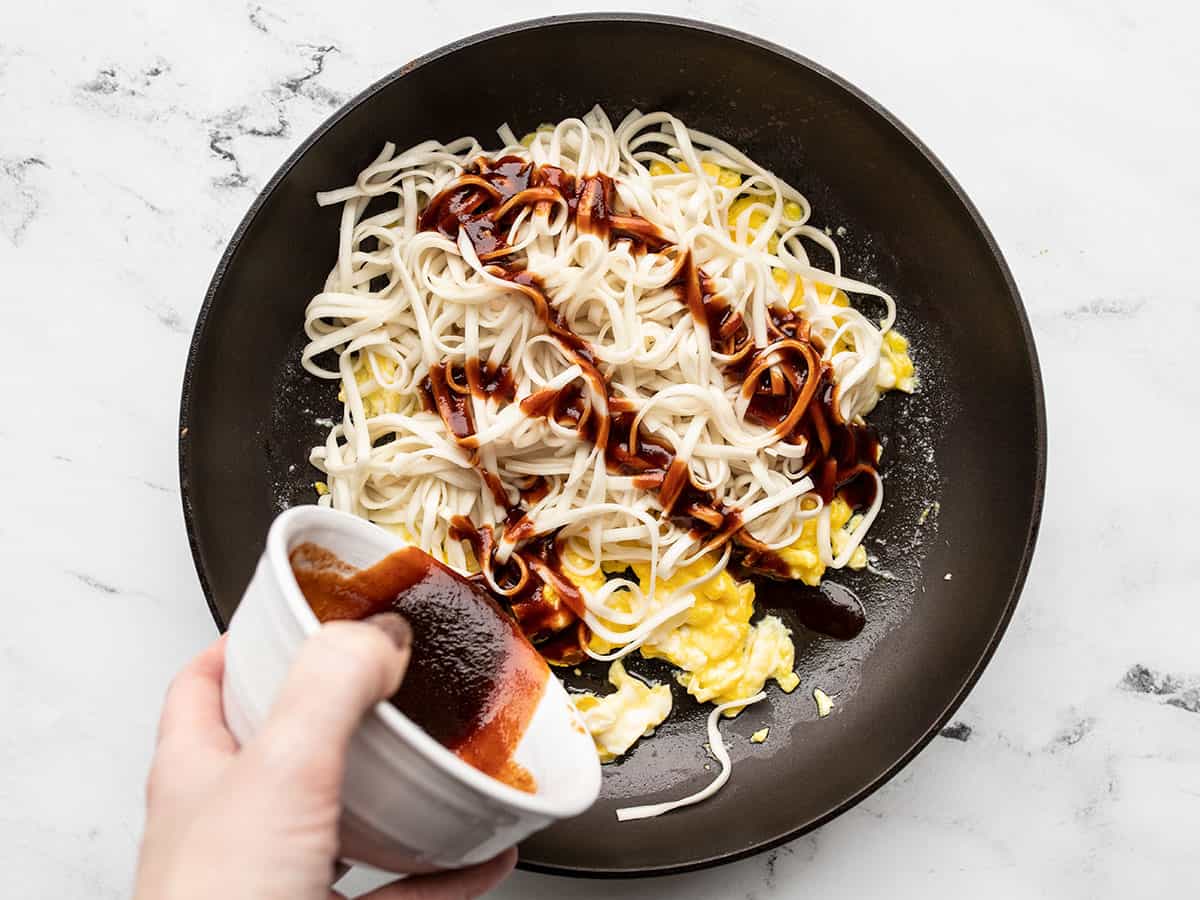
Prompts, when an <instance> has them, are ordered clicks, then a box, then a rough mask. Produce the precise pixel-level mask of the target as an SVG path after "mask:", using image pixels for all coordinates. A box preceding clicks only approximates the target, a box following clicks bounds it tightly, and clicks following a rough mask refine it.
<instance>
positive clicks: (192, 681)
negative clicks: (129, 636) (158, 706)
mask: <svg viewBox="0 0 1200 900" xmlns="http://www.w3.org/2000/svg"><path fill="white" fill-rule="evenodd" d="M224 675H225V636H224V635H222V636H221V637H219V638H217V640H216V641H214V642H213V643H212V644H210V645H209V646H208V647H207V648H206V649H205V650H204V651H203V652H202V653H201V654H200V655H199V656H197V657H196V658H195V659H193V660H192V661H191V662H190V663H188V664H187V665H186V666H184V668H183V669H182V670H181V671H180V672H179V674H178V675H176V676H175V678H174V680H173V681H172V682H171V686H170V687H169V688H167V697H166V700H164V701H163V710H162V716H161V717H160V718H159V722H158V738H157V743H158V745H159V746H160V747H161V746H162V744H163V743H165V742H167V741H170V742H171V744H172V745H178V746H179V747H180V748H181V749H182V748H189V747H190V748H195V749H197V750H217V751H220V752H222V753H228V754H232V753H233V752H234V750H236V749H237V742H236V741H235V740H234V738H233V735H232V734H230V733H229V728H228V726H226V724H225V714H224V712H223V711H222V708H221V679H222V678H223V677H224Z"/></svg>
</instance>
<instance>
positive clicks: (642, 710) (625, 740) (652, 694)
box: [572, 660, 671, 762]
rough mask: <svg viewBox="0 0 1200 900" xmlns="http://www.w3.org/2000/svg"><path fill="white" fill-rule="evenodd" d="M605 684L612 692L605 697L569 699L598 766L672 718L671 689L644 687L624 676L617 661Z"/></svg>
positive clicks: (611, 668) (642, 684) (629, 676)
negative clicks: (589, 739)
mask: <svg viewBox="0 0 1200 900" xmlns="http://www.w3.org/2000/svg"><path fill="white" fill-rule="evenodd" d="M608 680H609V682H610V683H611V684H612V686H613V687H615V688H616V691H615V692H613V693H611V694H608V695H606V696H604V697H597V696H596V695H595V694H577V695H576V696H574V697H573V698H572V699H573V700H574V701H575V708H576V709H578V710H579V712H580V713H582V714H583V721H584V724H585V725H586V726H587V729H588V731H589V732H591V735H592V740H594V741H595V742H596V751H597V752H598V753H599V754H600V761H601V762H612V761H613V760H614V759H616V758H617V757H618V756H620V755H621V754H623V753H625V752H626V751H627V750H628V749H629V748H630V747H632V746H633V745H634V743H635V742H636V741H637V739H638V738H641V737H647V736H649V735H651V734H653V733H654V729H655V728H656V727H657V726H658V725H659V724H660V723H661V722H662V721H663V719H665V718H666V717H667V716H668V715H670V714H671V689H670V688H669V687H667V686H666V685H665V684H656V685H653V686H651V685H648V684H644V683H643V682H641V681H639V680H638V679H636V678H634V677H633V676H632V675H630V674H629V673H628V672H626V671H625V667H624V666H623V665H621V661H620V660H617V661H616V662H614V663H613V664H612V666H610V667H609V670H608Z"/></svg>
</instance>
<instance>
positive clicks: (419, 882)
mask: <svg viewBox="0 0 1200 900" xmlns="http://www.w3.org/2000/svg"><path fill="white" fill-rule="evenodd" d="M516 864H517V851H516V850H515V849H509V850H505V851H504V852H503V853H501V854H500V855H499V856H497V857H494V858H493V859H489V860H488V861H487V862H485V863H480V864H479V865H477V866H472V867H471V868H469V869H458V870H456V871H454V872H439V873H438V874H436V875H414V876H413V877H411V878H404V879H401V880H400V881H393V882H392V883H391V884H385V885H384V886H383V887H381V888H376V889H375V890H373V891H371V892H370V893H369V894H363V895H362V896H361V897H360V898H359V900H472V898H474V897H482V896H483V895H484V894H486V893H487V892H488V891H490V890H491V889H492V888H494V887H495V886H496V885H498V884H499V883H500V882H501V881H503V880H504V879H505V878H507V877H508V874H509V873H510V872H511V871H512V870H513V866H515V865H516Z"/></svg>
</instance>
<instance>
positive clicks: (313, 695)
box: [254, 613, 412, 768]
mask: <svg viewBox="0 0 1200 900" xmlns="http://www.w3.org/2000/svg"><path fill="white" fill-rule="evenodd" d="M411 648H412V629H411V628H409V625H408V623H407V622H406V621H405V620H404V619H403V618H402V617H401V616H400V615H398V614H396V613H382V614H380V615H377V616H372V617H371V618H369V619H366V620H365V621H363V622H346V621H339V622H329V623H327V624H325V625H323V626H322V627H321V629H320V630H319V631H318V632H317V633H316V634H314V635H313V636H312V637H310V638H309V639H308V640H307V641H305V643H304V645H303V646H302V647H301V648H300V652H299V654H297V656H296V660H295V662H293V663H292V668H291V671H290V672H289V673H288V677H287V680H286V681H285V682H284V685H283V689H282V690H281V691H280V693H279V697H278V698H277V700H276V701H275V705H274V706H273V707H272V709H271V713H270V716H269V717H268V718H267V722H266V725H265V726H264V727H263V729H262V731H261V732H259V734H258V736H257V737H256V738H255V741H254V742H255V743H258V744H260V746H261V747H263V748H265V749H266V750H267V753H268V755H269V756H272V757H274V758H275V759H276V760H281V759H286V760H287V761H288V762H290V763H291V764H293V765H295V766H298V767H301V768H303V767H306V766H308V765H317V766H322V765H324V764H335V765H336V766H340V763H341V761H342V760H343V759H344V758H345V754H346V748H347V746H348V744H349V743H350V737H351V735H353V734H354V731H355V729H356V728H357V727H358V724H359V722H360V721H361V720H362V717H363V715H364V714H365V713H366V712H367V711H368V710H369V709H371V707H373V706H374V705H375V704H376V703H378V702H379V701H381V700H383V699H385V698H387V697H390V696H391V695H392V694H394V693H395V692H396V689H397V688H398V687H399V686H400V682H401V680H402V679H403V678H404V672H405V670H406V669H407V668H408V660H409V656H410V654H411Z"/></svg>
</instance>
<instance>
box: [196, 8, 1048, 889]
mask: <svg viewBox="0 0 1200 900" xmlns="http://www.w3.org/2000/svg"><path fill="white" fill-rule="evenodd" d="M614 22H628V23H635V24H647V25H656V26H664V27H667V28H674V29H680V30H686V31H698V32H701V33H704V34H709V35H715V36H718V37H721V38H726V39H729V40H732V41H737V42H740V43H742V44H746V45H748V46H749V47H750V48H752V49H754V50H757V51H764V52H766V53H770V54H773V55H774V56H777V57H779V58H780V59H782V60H784V61H786V62H789V63H791V64H793V65H797V66H801V67H803V68H805V69H808V70H809V71H810V72H812V73H814V74H816V75H818V76H819V77H821V78H824V79H825V80H827V81H829V82H831V83H832V84H833V85H835V86H836V87H838V88H840V89H841V90H842V91H844V92H846V93H847V94H849V95H850V96H851V97H852V98H854V99H855V100H857V101H858V102H860V103H862V104H864V105H865V106H866V107H867V108H868V109H869V110H870V111H872V112H873V113H875V115H877V116H879V117H880V118H881V119H882V120H883V121H884V122H885V123H886V124H887V125H889V126H890V127H891V128H893V129H895V130H896V132H898V133H899V135H900V136H901V137H902V138H903V139H904V140H905V141H907V142H908V143H909V145H911V147H912V148H913V149H914V150H916V151H917V153H918V154H920V156H921V157H923V158H924V160H925V161H926V162H927V163H928V164H929V165H930V166H931V167H932V168H933V170H934V171H935V172H936V173H937V174H938V176H939V177H940V178H941V180H942V181H943V182H944V183H945V185H946V186H947V187H948V188H949V189H950V192H951V193H952V194H953V195H954V197H955V198H956V199H957V201H958V202H959V203H960V204H961V205H962V207H963V210H964V211H965V212H966V213H967V216H968V217H969V218H970V220H971V222H972V224H973V226H974V228H975V229H976V231H977V233H978V234H979V236H980V237H982V239H983V241H984V243H985V245H986V246H987V248H988V250H989V251H990V253H991V256H992V259H993V261H994V262H995V264H996V266H997V267H998V269H999V271H1000V273H1001V276H1002V278H1003V280H1004V284H1005V288H1006V290H1007V293H1008V296H1009V299H1010V301H1011V303H1012V307H1013V310H1014V312H1015V313H1016V315H1017V320H1018V324H1019V327H1020V330H1021V335H1022V338H1023V342H1024V351H1025V355H1026V357H1027V359H1028V363H1029V368H1030V376H1031V381H1032V387H1033V414H1034V432H1035V434H1034V435H1033V436H1032V437H1033V450H1034V453H1035V459H1034V477H1033V479H1032V482H1031V484H1030V489H1031V491H1032V495H1033V496H1032V498H1031V500H1032V505H1031V508H1030V515H1029V524H1028V528H1027V530H1026V534H1025V542H1024V548H1023V550H1022V553H1021V558H1020V560H1019V561H1018V564H1017V568H1016V572H1015V577H1014V579H1013V582H1012V586H1011V589H1010V590H1009V594H1008V598H1007V601H1006V602H1005V605H1004V610H1003V612H1002V614H1001V616H1000V617H999V619H998V620H997V622H996V626H995V628H994V630H993V632H992V634H991V636H990V637H989V639H988V641H987V644H986V645H985V647H984V649H983V652H982V653H981V654H980V656H979V658H978V660H977V661H976V662H975V664H974V665H973V666H972V667H971V670H970V672H969V673H968V675H967V677H966V678H965V679H964V681H963V683H962V685H961V686H960V687H959V689H958V690H957V691H956V692H955V694H954V696H953V697H951V698H950V700H949V701H948V702H947V704H946V706H945V708H944V709H943V711H942V712H941V714H940V715H938V716H937V717H936V718H935V719H934V721H933V722H932V724H931V725H930V726H929V727H928V728H927V729H926V731H925V732H924V733H923V734H922V735H920V736H919V737H918V738H917V739H916V740H914V741H913V743H912V744H911V745H910V746H909V748H908V749H907V750H906V751H905V752H904V753H902V754H901V755H900V756H899V757H898V758H897V759H896V761H895V762H894V763H893V764H892V765H891V766H889V767H888V768H887V769H885V770H884V771H882V772H881V773H879V774H878V775H877V776H876V777H875V778H874V779H873V780H872V781H870V782H869V783H867V784H865V785H864V786H863V787H861V788H860V789H858V790H857V791H855V792H854V793H853V794H852V795H851V796H849V797H847V798H846V800H844V801H843V802H842V803H840V804H838V805H837V806H835V807H833V808H832V809H829V810H827V811H826V812H825V813H823V814H821V815H820V816H817V817H815V818H813V819H811V820H809V821H807V822H804V823H802V824H800V825H797V826H795V827H794V828H789V829H786V830H784V831H781V832H779V833H778V834H775V835H773V836H772V837H770V838H766V839H764V840H761V841H758V842H756V843H754V844H751V845H749V846H745V847H741V848H738V849H736V850H731V851H729V852H726V853H717V854H712V855H709V856H705V857H701V858H697V859H693V860H691V861H689V862H686V863H674V864H666V865H662V866H642V867H638V868H630V869H613V868H588V867H584V866H562V865H555V864H550V863H542V862H530V861H528V860H523V859H522V860H520V861H518V863H517V867H518V868H520V869H524V870H526V871H531V872H539V873H544V874H549V875H569V876H577V877H591V878H630V877H645V876H659V875H678V874H682V873H685V872H693V871H697V870H699V869H706V868H710V867H712V866H717V865H722V864H725V863H730V862H736V861H738V860H742V859H746V858H748V857H751V856H754V855H756V854H758V853H762V852H764V851H767V850H770V849H772V848H774V847H778V846H780V845H781V844H785V843H787V842H788V841H792V840H795V839H796V838H799V837H801V836H802V835H805V834H807V833H809V832H811V831H813V830H815V829H817V828H819V827H821V826H822V825H824V824H826V823H827V822H830V821H832V820H833V819H835V818H837V817H838V816H840V815H842V814H843V813H845V812H847V811H848V810H850V809H852V808H853V807H855V806H857V805H858V804H859V803H861V802H862V801H863V800H865V799H866V798H868V797H869V796H871V795H872V794H873V793H875V791H877V790H879V788H881V787H882V786H883V785H884V784H886V783H887V782H889V781H891V780H892V779H893V778H894V777H896V775H897V774H899V772H900V771H901V770H902V769H904V768H905V767H906V766H907V765H908V764H909V763H910V762H912V760H913V759H914V758H915V757H916V756H917V754H918V753H920V752H921V750H923V749H924V748H925V746H926V745H927V744H929V742H930V741H932V740H933V738H934V737H935V736H936V735H937V734H938V732H939V731H941V729H942V728H943V726H945V724H946V723H947V722H948V721H949V720H950V718H951V717H952V716H953V715H954V713H955V712H956V711H957V710H958V708H959V707H960V706H961V705H962V703H963V701H964V700H965V699H966V697H967V695H968V694H969V693H970V692H971V690H972V689H973V688H974V686H975V684H976V683H977V682H978V681H979V678H980V676H981V675H982V673H983V671H984V669H986V668H987V665H988V663H989V662H990V661H991V658H992V656H993V655H994V654H995V651H996V648H997V646H998V645H999V643H1000V639H1001V638H1002V637H1003V636H1004V633H1005V632H1006V630H1007V629H1008V625H1009V622H1010V621H1011V620H1012V616H1013V613H1014V611H1015V610H1016V605H1017V601H1018V599H1019V598H1020V595H1021V590H1022V588H1023V587H1024V585H1025V580H1026V577H1027V575H1028V573H1029V567H1030V563H1031V562H1032V559H1033V553H1034V548H1035V545H1036V543H1037V536H1038V531H1039V528H1040V525H1041V519H1042V511H1043V507H1044V498H1045V487H1046V456H1047V436H1046V403H1045V392H1044V387H1043V381H1042V374H1041V365H1040V363H1039V360H1038V354H1037V348H1036V345H1035V344H1034V339H1033V332H1032V329H1031V327H1030V324H1029V317H1028V314H1027V313H1026V311H1025V306H1024V303H1023V302H1022V300H1021V294H1020V291H1019V290H1018V288H1017V284H1016V281H1015V279H1014V278H1013V275H1012V272H1011V270H1010V269H1009V267H1008V263H1007V262H1006V261H1005V259H1004V254H1003V253H1002V252H1001V251H1000V247H999V245H998V244H997V243H996V239H995V237H994V236H993V235H992V233H991V230H990V229H989V228H988V227H987V224H986V223H985V222H984V220H983V217H982V216H981V215H980V213H979V210H978V209H977V208H976V207H975V204H974V203H972V202H971V199H970V198H969V197H968V196H967V194H966V192H965V191H964V190H963V188H962V186H961V185H960V184H959V183H958V181H957V180H956V179H955V178H954V176H953V175H951V173H950V171H949V170H948V169H947V168H946V166H945V164H944V163H942V161H941V160H940V159H938V157H937V156H936V155H935V154H934V153H933V152H932V151H931V150H930V149H929V148H928V147H927V146H926V145H925V144H924V143H923V142H922V141H921V140H920V139H919V138H918V137H917V136H916V135H915V134H914V133H913V132H912V131H911V130H910V129H909V128H908V127H907V126H906V125H905V124H904V123H903V122H901V121H900V119H898V118H897V117H896V116H895V115H893V114H892V113H891V112H890V111H889V110H888V109H887V108H885V107H884V106H883V105H882V104H881V103H879V101H877V100H875V99H874V98H873V97H871V96H870V95H869V94H867V93H866V92H865V91H863V90H862V89H860V88H858V87H856V86H855V85H853V84H851V83H850V82H849V81H847V80H846V79H844V78H842V77H841V76H839V75H837V74H835V73H834V72H832V71H830V70H829V69H827V68H825V67H824V66H822V65H820V64H819V63H816V62H814V61H812V60H811V59H809V58H808V57H806V56H804V55H802V54H800V53H797V52H795V51H794V50H790V49H788V48H787V47H783V46H781V45H779V44H776V43H774V42H773V41H769V40H766V39H765V38H760V37H758V36H756V35H752V34H749V33H747V32H744V31H740V30H737V29H734V28H728V27H726V26H724V25H718V24H715V23H712V22H707V21H703V20H700V19H690V18H685V17H681V16H668V15H660V14H657V13H645V12H583V13H572V14H567V15H553V16H542V17H537V18H532V19H524V20H520V21H517V22H512V23H509V24H507V25H501V26H498V27H495V28H490V29H487V30H485V31H480V32H477V33H475V34H471V35H467V36H464V37H461V38H458V39H456V40H453V41H450V42H449V43H447V44H444V45H443V46H441V47H439V48H437V49H435V50H432V51H430V52H428V53H425V54H423V55H421V56H419V57H417V58H415V59H413V60H411V61H409V62H407V63H405V64H404V65H402V66H400V67H399V68H397V69H395V70H393V71H392V72H390V73H388V74H387V75H384V76H383V77H382V78H380V79H378V80H377V81H375V82H374V83H373V84H371V85H370V86H369V87H367V88H366V89H364V90H363V91H362V92H360V93H359V94H357V95H355V96H354V97H353V98H351V99H350V100H348V101H346V103H344V104H343V105H342V106H341V107H340V108H338V109H337V110H335V111H334V112H333V113H332V114H331V115H330V116H329V117H328V118H326V119H325V121H323V122H322V123H321V124H320V125H318V126H317V127H316V128H315V129H314V130H313V132H312V133H311V134H310V135H309V136H308V137H307V138H306V139H305V140H304V141H303V142H302V143H301V144H300V145H299V146H298V147H297V148H296V150H295V151H293V152H292V153H291V155H289V156H288V157H287V159H286V160H284V162H283V163H282V164H281V165H280V166H279V168H278V169H277V170H276V172H275V174H274V175H273V176H271V178H270V179H269V180H268V181H267V183H266V184H265V185H264V186H263V187H262V189H261V190H260V191H259V193H258V195H257V196H256V197H255V199H254V201H253V202H252V204H251V205H250V208H249V209H248V210H247V212H246V214H245V216H244V217H243V218H242V220H241V222H240V223H239V224H238V226H237V228H236V229H235V230H234V232H233V234H232V236H231V237H230V239H229V242H228V244H227V245H226V248H225V251H224V253H222V255H221V259H220V261H219V262H218V263H217V267H216V269H215V270H214V272H213V276H212V279H211V281H210V282H209V286H208V290H207V291H206V293H205V296H204V302H203V304H202V305H201V307H200V312H199V314H198V316H197V319H196V324H195V327H194V331H193V334H192V342H191V345H190V347H189V349H188V355H187V361H186V366H185V369H184V378H183V387H182V391H181V397H180V408H179V435H180V437H179V477H180V499H181V502H182V507H183V514H184V523H185V526H186V529H187V536H188V544H189V546H190V548H191V552H192V559H193V562H194V563H195V567H196V573H197V576H198V577H199V581H200V587H201V590H202V591H203V593H204V596H205V600H206V601H207V603H208V608H209V612H210V613H211V615H212V617H213V621H214V622H215V623H216V625H217V627H218V629H219V630H221V631H224V630H225V629H226V627H227V626H228V623H227V622H225V621H224V619H223V618H222V616H221V613H220V611H219V610H218V609H217V607H216V603H215V601H214V598H213V592H212V588H211V585H210V584H209V581H208V577H207V575H206V574H205V564H204V557H203V554H202V552H201V549H200V545H199V536H198V535H197V533H196V528H195V518H194V515H193V509H192V507H193V502H192V501H193V498H192V496H191V492H190V485H189V479H188V469H189V464H190V460H191V454H190V443H189V441H188V440H187V435H188V430H189V427H190V423H191V418H192V410H191V401H192V383H191V382H192V374H193V371H194V369H195V365H196V362H197V360H198V357H199V355H200V350H201V346H202V345H203V344H204V343H205V335H206V331H207V328H206V326H207V323H208V314H209V312H210V311H211V308H212V305H213V302H214V299H215V297H216V295H217V293H218V291H219V289H220V286H221V282H222V281H223V280H224V276H225V273H226V271H227V270H228V269H229V267H230V265H231V264H232V262H233V260H234V258H235V257H236V256H237V253H238V250H239V248H240V245H241V241H242V238H243V237H244V236H245V234H246V232H247V231H249V229H250V228H251V227H252V226H253V224H254V220H255V219H256V218H257V217H258V214H259V212H260V210H261V209H262V207H263V206H264V205H265V204H266V202H267V199H268V198H269V197H270V196H271V195H272V194H273V193H274V191H275V190H276V188H278V186H279V184H280V183H281V182H282V181H283V180H284V179H285V178H286V177H287V176H288V174H289V173H290V172H291V170H292V169H293V168H294V167H295V165H296V164H297V163H298V162H299V161H300V160H301V159H302V158H303V157H304V156H305V155H306V154H307V153H308V152H309V151H310V150H311V149H312V147H313V146H314V145H315V144H316V143H317V141H319V140H320V139H321V138H322V137H324V135H325V134H326V133H327V132H328V131H330V130H331V129H332V128H334V127H335V126H336V125H337V124H338V123H339V122H340V121H341V120H342V119H343V118H345V117H346V116H347V115H349V113H350V112H351V111H352V110H354V109H356V108H357V107H358V106H360V105H361V104H362V103H364V102H366V101H367V100H368V99H370V98H371V97H373V96H374V95H375V94H377V93H379V92H380V91H382V90H384V89H385V88H387V87H389V86H390V85H391V84H392V83H393V82H395V81H399V80H400V79H401V78H403V77H404V76H406V75H408V74H409V73H410V72H413V71H415V70H416V69H419V68H421V67H422V66H425V65H427V64H429V63H431V62H434V61H436V60H439V59H441V58H442V57H445V56H448V55H449V54H451V53H455V52H457V51H459V50H464V49H467V48H469V47H472V46H475V45H477V44H482V43H485V42H487V41H490V40H493V39H495V38H499V37H505V36H508V35H512V34H518V33H521V32H525V31H533V30H537V29H543V28H553V27H556V26H560V25H579V24H588V23H595V24H605V23H614Z"/></svg>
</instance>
